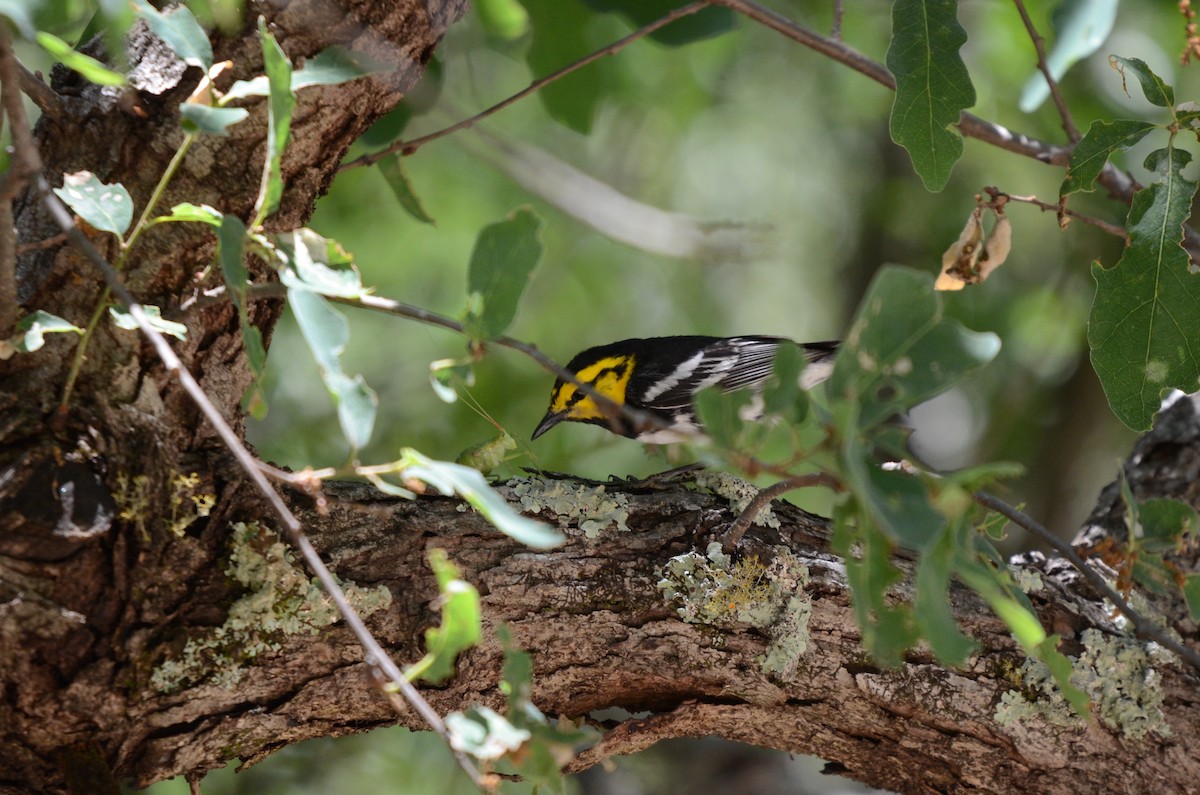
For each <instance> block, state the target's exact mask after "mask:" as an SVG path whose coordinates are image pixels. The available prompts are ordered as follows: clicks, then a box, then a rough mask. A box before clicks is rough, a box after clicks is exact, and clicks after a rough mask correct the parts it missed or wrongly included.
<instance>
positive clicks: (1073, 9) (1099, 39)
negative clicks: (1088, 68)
mask: <svg viewBox="0 0 1200 795" xmlns="http://www.w3.org/2000/svg"><path fill="white" fill-rule="evenodd" d="M1118 2H1119V0H1060V2H1059V3H1058V5H1057V6H1055V8H1054V12H1053V16H1052V17H1051V21H1052V23H1053V25H1054V38H1053V43H1052V44H1051V45H1050V51H1049V52H1047V53H1046V67H1047V68H1048V69H1049V71H1050V74H1051V75H1052V76H1053V77H1054V79H1055V81H1058V80H1061V79H1062V76H1063V75H1065V74H1066V73H1067V70H1068V69H1070V68H1071V67H1072V66H1073V65H1074V64H1075V63H1077V62H1078V61H1081V60H1083V59H1084V58H1086V57H1088V56H1089V55H1091V54H1092V53H1094V52H1095V51H1096V50H1098V49H1099V48H1100V45H1101V44H1103V43H1104V41H1105V39H1107V38H1108V34H1109V33H1111V32H1112V28H1113V23H1114V22H1116V19H1117V4H1118ZM1048 96H1050V84H1049V83H1047V82H1046V77H1045V75H1043V74H1042V73H1041V71H1035V72H1034V73H1033V75H1031V76H1030V78H1029V80H1028V81H1027V82H1026V83H1025V88H1023V89H1022V90H1021V99H1020V101H1019V102H1018V103H1017V104H1018V107H1019V108H1020V109H1021V110H1022V111H1024V112H1025V113H1032V112H1033V111H1035V110H1037V108H1038V107H1039V106H1040V105H1041V104H1042V103H1043V102H1045V101H1046V97H1048Z"/></svg>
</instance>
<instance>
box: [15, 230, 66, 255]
mask: <svg viewBox="0 0 1200 795" xmlns="http://www.w3.org/2000/svg"><path fill="white" fill-rule="evenodd" d="M66 242H67V236H66V235H65V234H64V233H62V232H59V233H58V234H57V235H51V236H50V237H48V238H46V239H45V240H39V241H37V242H36V243H20V244H18V245H17V254H18V255H20V254H26V253H28V252H30V251H41V250H43V249H47V248H54V247H55V246H61V245H62V244H64V243H66Z"/></svg>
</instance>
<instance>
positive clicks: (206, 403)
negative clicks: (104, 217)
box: [38, 176, 482, 784]
mask: <svg viewBox="0 0 1200 795" xmlns="http://www.w3.org/2000/svg"><path fill="white" fill-rule="evenodd" d="M38 183H39V188H40V190H41V193H42V198H43V200H44V201H45V203H46V206H47V207H48V208H49V210H50V214H51V216H52V217H53V218H54V220H55V222H56V223H57V224H58V225H59V226H60V227H61V228H62V230H63V231H64V232H66V234H67V236H68V237H69V238H70V240H71V243H72V244H74V245H75V246H76V247H77V248H78V249H79V250H80V251H82V252H83V254H84V255H85V256H86V257H87V258H88V259H89V260H90V261H91V262H92V264H93V265H95V266H96V267H97V268H98V269H99V270H100V272H101V273H103V274H104V279H105V281H106V282H107V283H108V286H109V287H110V288H111V289H112V291H113V293H114V294H115V295H116V296H117V298H118V299H120V300H121V301H122V302H123V303H124V304H125V306H126V308H127V309H128V311H129V314H130V315H132V316H133V318H134V320H136V321H137V324H138V327H139V328H140V329H141V331H142V333H143V334H144V335H146V337H147V338H148V339H149V340H150V343H151V344H152V345H153V347H154V350H155V353H157V354H158V357H159V359H160V360H161V361H162V363H163V366H164V367H165V368H166V369H167V371H168V372H171V373H174V374H175V376H176V377H177V378H178V379H179V382H180V385H181V386H182V387H183V388H184V391H186V392H187V393H188V396H189V397H190V398H191V399H192V401H193V402H195V404H196V406H197V408H199V409H200V411H201V413H202V414H203V415H204V416H205V418H207V419H208V421H209V423H210V424H211V425H212V427H213V429H214V430H216V432H217V435H218V436H219V437H220V438H221V441H222V442H223V443H224V444H225V446H226V448H228V450H229V452H230V453H231V454H232V455H233V457H234V459H235V460H236V461H237V463H238V465H239V466H240V467H241V468H242V470H243V471H244V472H245V473H246V475H247V477H249V479H250V480H251V482H252V483H253V484H254V486H255V487H256V488H257V489H258V491H259V492H260V493H261V494H262V495H263V497H264V499H265V500H266V501H267V503H268V505H270V507H271V510H272V511H273V512H274V513H275V515H276V516H278V517H279V520H280V523H281V524H282V526H283V529H284V532H285V534H286V535H287V537H288V540H289V541H290V542H291V543H292V544H293V546H295V547H296V549H298V550H299V551H300V555H301V557H303V558H304V560H305V561H306V562H307V563H308V566H309V568H310V569H311V570H312V571H313V573H314V574H315V575H316V577H317V579H318V580H319V581H320V582H321V585H322V587H324V589H325V591H326V593H328V594H329V596H330V598H331V599H332V600H333V603H334V605H335V606H336V607H337V609H338V612H339V613H340V614H341V615H342V617H343V618H344V619H345V621H346V624H347V625H348V626H349V627H350V630H351V632H353V633H354V636H355V637H356V638H357V639H358V642H359V643H360V644H361V645H362V647H363V649H364V651H365V656H364V659H365V661H366V663H367V665H368V666H369V667H377V668H379V669H380V671H381V673H380V674H378V675H377V676H376V681H379V680H380V679H382V680H384V681H387V682H388V685H389V687H392V688H395V689H397V690H399V691H400V693H401V694H402V695H403V696H404V698H405V700H406V701H407V702H408V704H409V705H410V706H411V707H412V708H413V709H414V710H415V711H416V712H417V714H418V715H420V716H421V718H422V719H423V720H424V721H425V722H426V723H427V724H429V726H430V728H432V729H433V730H434V731H435V732H437V734H438V735H440V736H441V737H442V739H443V740H446V741H447V743H448V742H449V735H448V733H447V730H446V725H445V724H444V723H443V722H442V719H441V717H440V716H439V715H438V714H437V712H435V711H434V709H433V708H432V707H431V706H429V703H428V702H427V701H426V700H425V699H424V697H422V696H421V694H420V693H419V692H418V691H417V689H416V687H414V686H413V684H412V683H411V682H409V681H408V680H407V679H406V678H405V677H404V674H403V673H402V672H401V671H400V668H399V667H398V666H397V665H396V663H395V662H394V661H393V660H392V659H391V657H389V656H388V654H387V652H386V651H384V649H383V647H382V646H381V645H380V644H379V641H377V640H376V639H375V636H374V635H372V634H371V631H370V630H369V629H367V625H366V624H365V623H363V620H362V618H361V617H360V616H359V615H358V613H357V612H356V611H355V609H354V607H353V606H351V604H350V602H349V601H348V600H347V599H346V594H345V592H343V591H342V588H341V586H340V585H338V582H337V580H336V579H335V578H334V576H333V574H332V573H331V572H330V571H329V568H328V567H327V566H326V565H325V562H324V561H323V560H321V556H320V555H319V554H317V551H316V550H315V549H314V548H313V546H312V543H311V542H310V541H309V540H308V536H307V535H305V533H304V528H303V526H302V525H301V524H300V520H299V519H297V518H296V516H295V514H293V513H292V512H291V510H290V509H289V508H288V507H287V505H286V504H285V503H284V502H283V500H282V499H281V498H280V496H279V493H278V492H276V491H275V489H273V488H272V487H271V484H270V483H269V482H268V481H267V479H266V476H265V475H263V473H262V472H261V471H260V470H259V468H258V465H257V463H256V462H255V460H254V457H253V456H251V455H250V453H249V451H247V450H246V448H245V446H244V445H243V444H242V442H241V440H240V439H239V438H238V436H237V434H236V433H235V432H234V430H233V428H231V427H230V426H229V424H228V423H227V422H226V421H225V418H224V416H222V414H221V411H220V409H218V408H217V407H216V406H215V405H213V403H212V401H211V400H209V398H208V395H206V394H205V392H204V389H203V388H202V387H201V386H200V384H199V383H197V382H196V379H195V377H193V376H192V374H191V373H190V372H189V371H188V370H187V369H186V368H185V367H184V366H183V364H182V362H180V360H179V357H178V356H176V355H175V351H174V350H173V349H172V348H171V346H170V344H169V343H168V342H167V340H166V338H165V337H163V335H162V334H161V333H159V331H158V330H157V329H155V328H154V327H153V326H152V325H150V319H149V318H148V317H147V316H146V313H145V311H144V310H143V309H142V306H141V304H139V303H138V302H137V301H136V300H134V297H133V295H132V294H130V292H129V290H128V289H126V287H125V285H124V283H122V281H121V278H120V276H119V275H118V274H117V271H116V269H115V268H113V266H112V265H110V264H109V263H108V261H107V260H106V259H105V258H104V256H103V255H101V254H100V252H99V251H97V250H96V248H95V247H94V246H93V245H92V244H91V241H89V240H88V239H87V237H86V236H84V234H83V232H81V231H80V230H79V227H77V226H76V225H75V222H74V219H73V218H72V216H71V214H70V213H69V212H68V211H67V209H66V207H65V206H64V205H63V204H62V203H61V202H60V201H59V200H58V197H57V196H55V195H54V194H53V193H52V192H51V191H50V186H49V185H48V184H47V183H46V181H45V179H44V178H42V177H40V176H39V177H38ZM455 756H456V757H457V758H458V762H459V764H460V765H461V766H462V768H463V769H464V770H465V771H466V772H467V774H468V775H470V776H471V779H472V781H474V782H475V783H476V784H481V782H482V778H481V774H480V773H479V771H478V770H477V769H476V767H475V765H474V763H473V762H471V760H470V759H468V758H466V757H465V756H464V755H463V754H462V753H460V752H455Z"/></svg>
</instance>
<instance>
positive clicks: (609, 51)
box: [338, 0, 709, 171]
mask: <svg viewBox="0 0 1200 795" xmlns="http://www.w3.org/2000/svg"><path fill="white" fill-rule="evenodd" d="M708 5H709V2H708V0H697V1H696V2H694V3H691V4H689V5H686V6H683V7H681V8H677V9H675V10H674V11H672V12H670V13H669V14H666V15H665V16H663V17H660V18H659V19H656V20H654V21H653V22H651V23H650V24H648V25H646V26H644V27H641V28H638V29H637V30H635V31H634V32H633V33H630V34H629V35H628V36H626V37H624V38H623V39H618V40H617V41H614V42H613V43H612V44H610V45H608V46H607V47H603V48H601V49H599V50H596V51H595V52H593V53H591V54H589V55H586V56H584V57H583V58H581V59H579V60H578V61H576V62H575V63H572V64H568V65H567V66H564V67H563V68H562V69H559V70H558V71H557V72H553V73H551V74H548V75H546V76H545V77H542V78H539V79H538V80H534V81H533V82H532V83H530V84H529V86H528V87H526V88H524V89H522V90H521V91H518V92H517V93H515V94H513V95H512V96H510V97H508V98H507V99H504V100H501V101H500V102H497V103H496V104H495V105H492V106H491V107H490V108H488V109H487V110H484V111H481V112H479V113H476V114H475V115H474V116H471V117H470V118H468V119H463V120H462V121H460V122H458V123H457V124H452V125H450V126H449V127H445V128H443V129H441V130H438V131H436V132H432V133H430V134H429V135H423V136H421V137H420V138H414V139H413V140H411V141H396V142H395V143H393V144H392V145H391V146H388V147H387V148H386V149H382V150H380V151H378V152H372V153H371V154H368V155H363V156H362V157H360V158H358V159H357V160H352V161H350V162H349V163H343V164H342V165H341V167H340V168H338V171H346V170H348V169H351V168H355V167H356V166H370V165H374V164H375V163H378V162H379V161H380V160H382V159H383V158H385V157H387V156H388V155H390V154H393V153H394V152H401V153H402V154H404V155H405V156H407V155H411V154H412V153H413V152H415V151H417V150H418V149H419V148H421V147H422V146H424V145H425V144H427V143H429V142H430V141H436V140H437V139H438V138H444V137H446V136H447V135H450V134H451V133H455V132H458V131H459V130H464V129H466V128H468V127H472V126H474V125H475V124H477V123H478V122H479V121H481V120H482V119H486V118H487V117H488V116H491V115H492V114H494V113H497V112H499V111H502V110H504V109H505V108H507V107H508V106H509V105H512V104H513V103H515V102H519V101H520V100H522V99H524V98H525V97H527V96H529V95H530V94H533V93H534V92H536V91H539V90H540V89H542V88H544V87H546V86H547V85H549V84H550V83H553V82H554V81H556V80H560V79H562V78H564V77H566V76H567V75H569V74H571V73H572V72H575V71H578V70H579V69H582V68H583V67H585V66H587V65H588V64H591V63H594V62H596V61H598V60H600V59H601V58H603V57H605V56H608V55H615V54H616V53H618V52H620V51H621V50H623V49H625V48H626V47H627V46H629V45H630V44H632V43H633V42H635V41H637V40H638V39H643V38H645V37H646V36H649V35H650V34H651V33H654V32H655V31H656V30H658V29H660V28H663V27H666V26H667V25H669V24H671V23H672V22H674V21H675V20H677V19H681V18H683V17H686V16H689V15H691V14H695V13H696V12H697V11H703V10H704V9H705V8H707V7H708Z"/></svg>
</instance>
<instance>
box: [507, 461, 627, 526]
mask: <svg viewBox="0 0 1200 795" xmlns="http://www.w3.org/2000/svg"><path fill="white" fill-rule="evenodd" d="M509 486H510V487H511V488H512V493H513V495H514V496H515V497H517V499H519V500H520V502H521V510H522V511H523V512H525V513H536V514H542V515H546V514H552V515H553V516H554V518H555V520H556V521H557V524H558V525H559V527H567V526H571V525H576V526H578V527H579V529H580V530H582V531H583V534H584V535H586V536H587V537H588V538H597V537H599V535H600V533H601V531H603V530H606V529H608V528H609V527H613V526H615V527H616V529H617V530H618V531H620V532H623V533H627V532H629V527H628V526H627V525H626V524H625V522H626V520H628V519H629V498H628V497H627V496H626V495H624V494H610V493H609V492H607V491H606V490H605V489H604V487H603V486H584V485H582V484H577V483H572V482H570V481H565V480H548V479H546V478H541V477H537V476H534V477H530V478H520V479H518V480H513V481H510V482H509Z"/></svg>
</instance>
